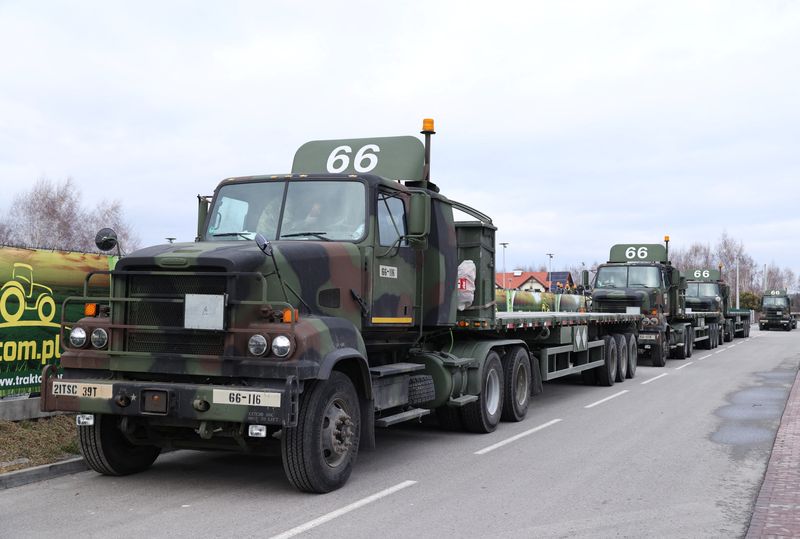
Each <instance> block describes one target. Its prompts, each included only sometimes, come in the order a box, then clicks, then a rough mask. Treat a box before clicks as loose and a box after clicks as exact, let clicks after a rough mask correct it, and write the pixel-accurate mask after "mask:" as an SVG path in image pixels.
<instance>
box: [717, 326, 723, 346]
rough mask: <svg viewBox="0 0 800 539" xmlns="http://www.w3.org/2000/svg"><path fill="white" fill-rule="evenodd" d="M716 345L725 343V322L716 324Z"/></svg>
mask: <svg viewBox="0 0 800 539" xmlns="http://www.w3.org/2000/svg"><path fill="white" fill-rule="evenodd" d="M717 333H718V335H717V346H722V345H723V344H725V324H717Z"/></svg>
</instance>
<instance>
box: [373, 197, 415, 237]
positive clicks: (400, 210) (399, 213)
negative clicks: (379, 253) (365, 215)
mask: <svg viewBox="0 0 800 539" xmlns="http://www.w3.org/2000/svg"><path fill="white" fill-rule="evenodd" d="M377 215H378V242H379V243H380V245H385V246H387V247H388V246H390V245H394V244H395V242H396V241H397V239H398V238H399V237H400V236H404V235H405V234H406V209H405V205H404V204H403V200H402V199H401V198H399V197H396V196H391V195H389V194H387V193H379V194H378V214H377ZM400 245H402V246H405V245H408V242H407V241H406V240H403V241H402V242H401V243H400Z"/></svg>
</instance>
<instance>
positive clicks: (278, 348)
mask: <svg viewBox="0 0 800 539" xmlns="http://www.w3.org/2000/svg"><path fill="white" fill-rule="evenodd" d="M291 349H292V341H290V340H289V337H287V336H286V335H278V336H277V337H275V338H274V339H273V340H272V353H273V354H275V355H276V356H278V357H286V356H287V355H289V350H291Z"/></svg>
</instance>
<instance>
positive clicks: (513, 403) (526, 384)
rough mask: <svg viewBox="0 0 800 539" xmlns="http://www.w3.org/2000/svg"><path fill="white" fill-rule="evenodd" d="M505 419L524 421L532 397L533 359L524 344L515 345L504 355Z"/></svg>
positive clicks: (503, 417)
mask: <svg viewBox="0 0 800 539" xmlns="http://www.w3.org/2000/svg"><path fill="white" fill-rule="evenodd" d="M502 363H503V374H504V375H505V376H504V378H505V380H504V383H503V413H502V416H501V417H502V419H503V421H522V420H523V419H524V418H525V415H526V414H527V413H528V403H529V401H530V398H531V359H530V355H528V351H527V350H525V348H523V347H522V346H514V347H512V348H511V349H509V351H508V352H507V353H506V355H505V357H503V362H502Z"/></svg>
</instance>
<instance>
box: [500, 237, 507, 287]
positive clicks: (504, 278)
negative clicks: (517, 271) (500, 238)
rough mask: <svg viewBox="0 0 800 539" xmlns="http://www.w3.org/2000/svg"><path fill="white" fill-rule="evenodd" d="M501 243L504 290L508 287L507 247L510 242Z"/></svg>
mask: <svg viewBox="0 0 800 539" xmlns="http://www.w3.org/2000/svg"><path fill="white" fill-rule="evenodd" d="M500 245H502V246H503V290H505V289H506V247H508V242H507V241H506V242H500Z"/></svg>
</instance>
